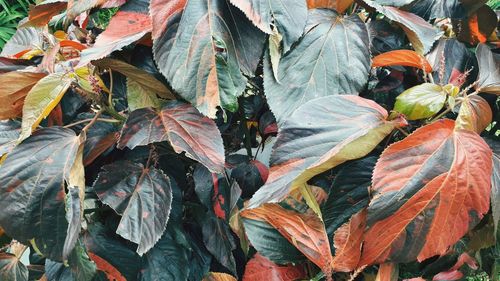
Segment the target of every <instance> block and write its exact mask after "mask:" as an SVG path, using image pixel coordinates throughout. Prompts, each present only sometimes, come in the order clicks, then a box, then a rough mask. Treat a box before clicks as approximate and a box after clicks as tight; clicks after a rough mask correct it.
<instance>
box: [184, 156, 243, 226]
mask: <svg viewBox="0 0 500 281" xmlns="http://www.w3.org/2000/svg"><path fill="white" fill-rule="evenodd" d="M193 180H194V186H195V192H196V195H197V196H198V198H199V199H200V201H201V203H202V204H203V205H204V206H205V207H206V208H207V209H208V210H210V212H213V213H214V214H215V215H216V216H217V217H218V218H220V219H223V220H226V219H229V215H230V214H231V209H232V207H233V206H231V200H230V199H231V196H232V194H231V186H230V183H229V182H228V181H227V179H226V177H225V175H223V174H216V173H211V172H210V171H209V170H208V169H207V168H205V167H204V166H202V165H198V166H196V167H195V170H194V173H193ZM238 197H239V196H238Z"/></svg>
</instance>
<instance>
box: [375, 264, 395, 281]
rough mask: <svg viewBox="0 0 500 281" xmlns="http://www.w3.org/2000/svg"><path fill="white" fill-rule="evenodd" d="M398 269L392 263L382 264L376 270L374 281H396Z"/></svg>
mask: <svg viewBox="0 0 500 281" xmlns="http://www.w3.org/2000/svg"><path fill="white" fill-rule="evenodd" d="M398 275H399V269H398V267H397V265H395V264H394V263H390V262H387V263H383V264H381V265H380V266H379V268H378V273H377V277H376V279H375V281H397V280H398Z"/></svg>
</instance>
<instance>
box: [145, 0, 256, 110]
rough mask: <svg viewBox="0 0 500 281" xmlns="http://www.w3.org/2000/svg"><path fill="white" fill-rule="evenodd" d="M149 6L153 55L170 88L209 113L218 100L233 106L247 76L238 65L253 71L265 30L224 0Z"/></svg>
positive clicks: (157, 1) (181, 0)
mask: <svg viewBox="0 0 500 281" xmlns="http://www.w3.org/2000/svg"><path fill="white" fill-rule="evenodd" d="M168 2H171V3H168ZM167 3H168V4H167ZM150 7H151V9H150V10H151V14H152V17H153V26H154V28H153V53H154V57H155V60H156V62H157V63H158V67H159V69H160V71H161V73H162V74H163V75H165V77H166V78H167V80H168V81H169V82H170V84H171V85H172V88H173V89H174V90H175V91H176V92H178V93H179V95H180V96H181V97H183V98H184V99H185V100H187V101H189V102H190V103H192V104H193V105H194V106H195V107H196V108H197V109H198V110H199V111H200V112H201V113H202V114H204V115H207V116H208V117H211V118H214V117H215V114H216V112H217V107H218V106H220V107H222V109H227V110H229V111H235V110H236V109H237V107H238V104H237V97H238V96H240V95H241V94H242V93H243V90H244V89H245V85H246V81H247V80H246V78H245V76H243V74H242V73H241V72H240V70H241V71H243V73H244V74H246V75H248V76H253V73H254V72H255V69H256V67H257V63H258V61H259V59H258V58H259V57H260V56H261V54H262V49H263V45H264V40H265V36H264V33H262V32H260V31H259V30H258V29H257V28H256V27H255V26H254V25H253V24H251V23H250V21H249V20H247V19H246V18H245V16H244V15H243V13H242V12H241V11H240V10H238V9H237V8H235V7H233V6H232V5H230V4H229V1H228V0H214V1H187V0H177V1H166V0H153V1H151V5H150Z"/></svg>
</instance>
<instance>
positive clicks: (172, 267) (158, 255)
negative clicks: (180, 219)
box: [140, 227, 191, 281]
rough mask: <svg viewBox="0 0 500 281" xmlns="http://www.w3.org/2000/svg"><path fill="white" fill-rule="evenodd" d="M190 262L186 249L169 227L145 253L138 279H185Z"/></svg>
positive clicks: (150, 280)
mask: <svg viewBox="0 0 500 281" xmlns="http://www.w3.org/2000/svg"><path fill="white" fill-rule="evenodd" d="M190 262H191V260H190V259H189V251H188V249H187V248H186V247H184V245H181V244H180V243H178V242H177V241H176V240H175V232H174V231H173V230H172V229H170V227H169V229H167V231H165V234H164V235H163V237H162V238H161V240H160V241H158V243H157V244H156V245H155V246H154V247H153V249H151V251H149V253H147V254H146V256H145V262H144V268H143V269H142V270H141V279H140V280H141V281H156V280H179V281H182V280H187V278H188V272H189V271H190V268H191V266H187V265H189V264H190Z"/></svg>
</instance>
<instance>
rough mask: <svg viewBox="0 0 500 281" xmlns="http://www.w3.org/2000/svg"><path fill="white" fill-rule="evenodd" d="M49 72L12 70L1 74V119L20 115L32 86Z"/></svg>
mask: <svg viewBox="0 0 500 281" xmlns="http://www.w3.org/2000/svg"><path fill="white" fill-rule="evenodd" d="M46 75H47V74H45V73H35V72H19V71H12V72H7V73H2V74H0V85H2V87H1V88H0V103H1V104H2V105H3V106H2V107H0V119H9V118H16V117H20V116H21V113H22V110H23V105H24V99H25V97H26V95H27V94H28V92H29V91H30V90H31V88H32V87H33V86H34V85H35V84H36V83H37V82H38V81H39V80H40V79H42V78H43V77H45V76H46Z"/></svg>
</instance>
